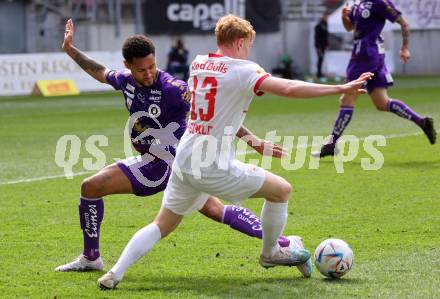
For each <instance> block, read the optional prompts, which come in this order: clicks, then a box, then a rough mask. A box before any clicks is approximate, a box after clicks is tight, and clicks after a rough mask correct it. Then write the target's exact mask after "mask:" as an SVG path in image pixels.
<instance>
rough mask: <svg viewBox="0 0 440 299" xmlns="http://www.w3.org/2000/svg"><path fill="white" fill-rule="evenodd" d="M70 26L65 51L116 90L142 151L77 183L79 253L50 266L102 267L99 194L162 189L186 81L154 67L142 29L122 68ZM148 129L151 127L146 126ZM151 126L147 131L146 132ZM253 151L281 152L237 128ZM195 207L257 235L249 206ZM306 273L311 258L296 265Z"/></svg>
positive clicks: (182, 120)
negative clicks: (92, 51)
mask: <svg viewBox="0 0 440 299" xmlns="http://www.w3.org/2000/svg"><path fill="white" fill-rule="evenodd" d="M73 37H74V26H73V22H72V20H68V21H67V24H66V31H65V36H64V42H63V46H62V47H63V49H64V51H65V52H66V53H67V54H68V55H69V56H70V57H71V58H72V59H73V60H74V61H75V62H76V63H77V64H78V65H79V66H80V67H81V68H82V69H83V70H84V71H86V72H87V73H88V74H89V75H90V76H92V77H93V78H95V79H96V80H98V81H99V82H102V83H107V84H110V85H111V86H113V87H114V88H115V89H116V90H121V91H122V93H123V94H124V98H125V104H126V108H127V110H128V111H129V113H130V121H131V122H132V126H131V128H132V129H130V131H131V132H130V133H131V134H130V135H131V136H130V137H131V141H132V145H133V147H134V148H135V149H136V150H137V151H138V152H139V153H140V154H141V155H142V156H136V157H130V158H127V159H125V160H121V161H118V162H117V163H114V164H112V165H109V166H107V167H105V168H103V169H102V170H100V171H99V172H98V173H97V174H95V175H93V176H91V177H89V178H86V179H85V180H84V181H83V182H82V184H81V197H80V204H79V218H80V225H81V229H82V231H83V239H84V247H83V253H82V254H80V255H79V256H78V257H77V258H76V259H75V260H73V261H72V262H70V263H67V264H65V265H61V266H58V267H57V268H56V269H55V270H56V271H60V272H67V271H90V270H102V269H103V268H104V263H103V261H102V258H101V256H100V252H99V237H100V226H101V222H102V220H103V217H104V201H103V197H104V196H106V195H111V194H135V195H138V196H149V195H153V194H156V193H158V192H160V191H163V190H164V189H165V187H166V184H167V182H168V177H169V175H170V173H171V165H172V162H173V159H174V155H175V144H176V143H177V142H178V140H179V139H180V137H181V136H182V135H183V133H184V131H185V129H186V115H187V113H188V111H189V109H190V103H189V100H190V94H189V92H188V88H187V85H186V83H185V82H183V81H180V80H177V79H176V78H174V77H172V76H171V75H170V74H168V73H166V72H164V71H162V70H159V69H157V67H156V59H155V48H154V44H153V43H152V41H151V40H150V39H148V38H147V37H145V36H142V35H136V36H132V37H129V38H127V39H126V41H125V43H124V45H123V49H122V53H123V56H124V64H125V66H126V68H127V69H125V70H120V71H113V70H109V69H107V68H106V67H105V66H103V65H101V64H100V63H98V62H96V61H95V60H93V59H92V58H90V57H88V56H86V55H85V54H84V53H82V52H81V51H80V50H79V49H77V48H75V47H74V46H73ZM148 129H150V130H148ZM149 131H151V133H150V134H149V135H147V134H146V133H148V132H149ZM237 137H239V138H244V139H245V140H246V142H247V143H248V144H249V145H250V146H252V147H253V148H254V149H255V150H256V151H257V152H259V153H261V154H262V153H263V152H264V150H265V149H266V152H264V153H267V152H271V155H273V156H274V157H281V156H282V155H283V154H284V153H285V152H284V150H283V149H282V148H281V147H279V146H278V145H276V144H273V143H271V142H268V141H265V140H259V139H258V138H257V137H256V136H254V135H253V134H252V133H251V132H250V131H249V130H247V129H246V128H245V127H241V129H240V130H239V131H238V132H237ZM200 212H201V213H202V214H204V215H205V216H207V217H209V218H211V219H213V220H215V221H218V222H222V223H224V224H227V225H229V226H230V227H231V228H233V229H235V230H238V231H240V232H242V233H244V234H247V235H249V236H251V237H256V238H260V239H261V238H262V227H261V222H260V219H259V218H258V217H257V216H256V215H255V214H254V213H253V212H251V211H250V210H248V209H246V208H243V207H239V206H234V205H228V206H224V205H223V204H222V203H221V201H220V200H218V199H217V198H215V197H210V198H209V200H208V201H207V202H206V204H205V205H204V206H203V207H201V209H200ZM279 244H280V245H281V246H283V247H287V246H293V247H298V248H303V244H302V241H301V238H300V237H298V236H289V237H283V236H282V237H280V239H279ZM298 269H299V270H300V272H301V273H302V274H303V275H304V276H305V277H309V276H310V274H311V261H310V259H309V260H308V262H307V264H305V265H300V266H298Z"/></svg>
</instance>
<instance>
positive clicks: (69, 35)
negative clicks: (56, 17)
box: [62, 19, 74, 51]
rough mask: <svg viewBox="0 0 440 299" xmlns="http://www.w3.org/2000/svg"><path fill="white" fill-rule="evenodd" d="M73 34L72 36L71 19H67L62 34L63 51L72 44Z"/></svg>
mask: <svg viewBox="0 0 440 299" xmlns="http://www.w3.org/2000/svg"><path fill="white" fill-rule="evenodd" d="M73 34H74V28H73V22H72V19H68V20H67V22H66V31H65V32H64V41H63V46H62V48H63V50H64V51H66V50H68V49H69V48H70V47H71V46H72V44H73Z"/></svg>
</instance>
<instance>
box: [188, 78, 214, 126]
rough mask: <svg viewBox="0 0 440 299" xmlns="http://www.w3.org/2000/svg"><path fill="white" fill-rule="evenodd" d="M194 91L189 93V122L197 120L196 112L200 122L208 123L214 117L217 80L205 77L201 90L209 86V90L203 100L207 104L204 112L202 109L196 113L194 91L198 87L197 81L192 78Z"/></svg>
mask: <svg viewBox="0 0 440 299" xmlns="http://www.w3.org/2000/svg"><path fill="white" fill-rule="evenodd" d="M193 82H194V89H193V90H192V92H191V96H192V99H191V120H196V119H197V112H198V115H199V116H200V120H201V121H210V120H211V119H212V118H213V117H214V110H215V96H216V95H217V79H215V77H206V78H205V80H203V83H202V89H205V88H207V87H208V85H209V87H210V88H209V90H208V92H207V93H206V94H205V100H206V101H207V102H208V109H207V111H205V109H203V108H199V109H198V111H196V90H197V87H198V83H199V79H198V78H197V76H194V80H193Z"/></svg>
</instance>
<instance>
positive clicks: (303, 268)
mask: <svg viewBox="0 0 440 299" xmlns="http://www.w3.org/2000/svg"><path fill="white" fill-rule="evenodd" d="M287 239H289V240H290V245H289V246H290V247H293V248H300V249H304V244H303V242H302V239H301V237H299V236H287ZM296 267H297V268H298V270H299V272H301V274H302V275H303V276H304V277H306V278H309V277H310V276H312V273H313V264H312V259H311V258H309V259H308V260H307V261H306V262H305V263H303V264H300V265H297V266H296Z"/></svg>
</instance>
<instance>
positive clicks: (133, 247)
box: [110, 223, 161, 280]
mask: <svg viewBox="0 0 440 299" xmlns="http://www.w3.org/2000/svg"><path fill="white" fill-rule="evenodd" d="M160 238H161V234H160V230H159V227H158V226H157V225H156V224H155V223H151V224H149V225H147V226H145V227H144V228H142V229H140V230H138V231H137V232H136V233H135V234H134V236H133V237H132V238H131V240H130V241H129V242H128V244H127V246H125V248H124V251H123V252H122V254H121V256H120V257H119V260H118V262H117V263H116V265H114V266H113V268H112V269H111V270H110V271H112V272H113V273H115V275H116V279H117V280H121V279H122V277H123V276H124V273H125V271H126V270H127V268H128V267H130V265H131V264H133V263H134V262H136V261H137V260H139V259H140V258H141V257H143V256H144V255H146V254H147V253H148V252H149V251H150V250H151V248H153V246H154V244H156V243H157V241H159V240H160Z"/></svg>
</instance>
